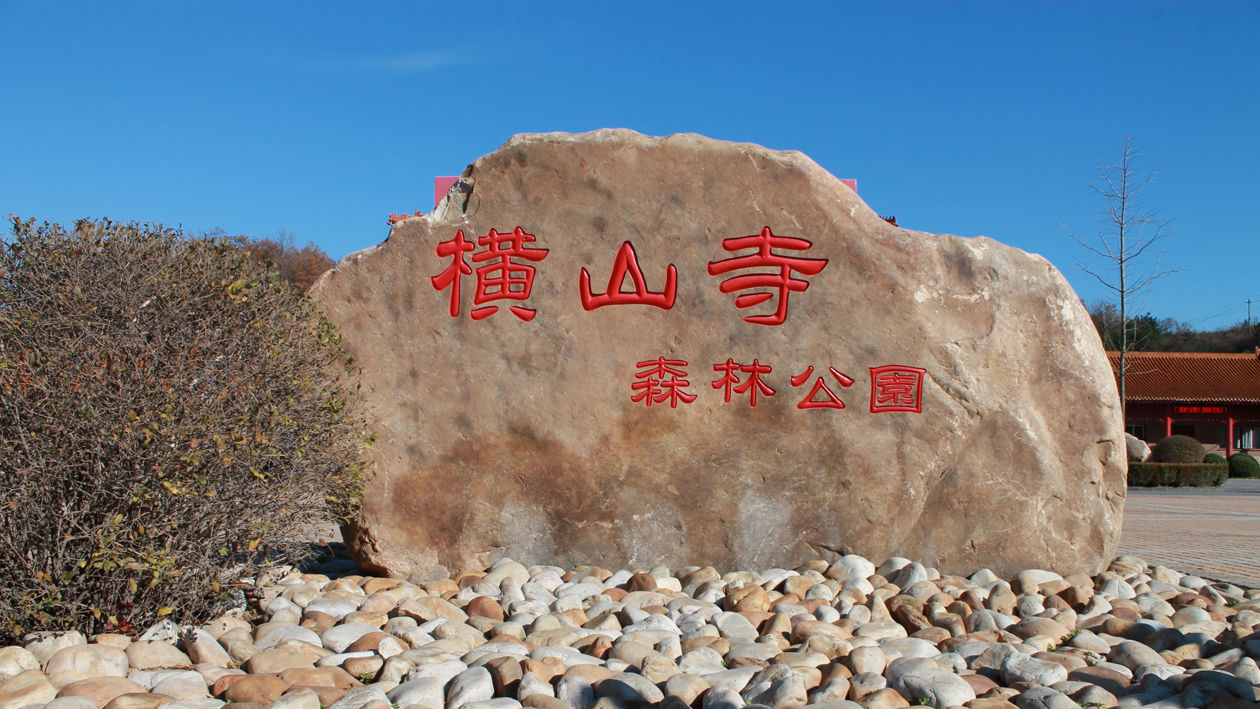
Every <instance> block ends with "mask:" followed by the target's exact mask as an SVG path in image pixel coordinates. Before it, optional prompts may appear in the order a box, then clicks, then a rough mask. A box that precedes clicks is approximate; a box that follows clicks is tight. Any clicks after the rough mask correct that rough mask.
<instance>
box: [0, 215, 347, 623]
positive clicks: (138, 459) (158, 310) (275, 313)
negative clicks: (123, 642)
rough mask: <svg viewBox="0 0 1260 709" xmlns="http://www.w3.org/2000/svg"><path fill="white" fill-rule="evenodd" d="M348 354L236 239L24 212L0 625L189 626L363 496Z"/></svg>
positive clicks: (4, 430)
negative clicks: (169, 620) (236, 578)
mask: <svg viewBox="0 0 1260 709" xmlns="http://www.w3.org/2000/svg"><path fill="white" fill-rule="evenodd" d="M350 365H351V361H350V358H349V357H348V356H347V355H346V353H345V351H344V350H343V348H342V346H341V340H340V337H339V335H338V333H337V330H336V328H335V327H334V326H333V325H332V324H331V323H330V322H329V321H327V320H326V319H324V318H323V317H322V316H321V315H320V314H319V313H318V311H317V310H316V309H315V306H314V303H313V301H311V300H310V299H309V298H308V297H307V296H305V295H304V294H302V293H300V292H299V291H297V290H296V289H294V288H292V287H291V286H289V285H288V284H287V283H284V282H283V281H280V280H279V279H278V275H277V274H275V273H274V271H273V272H271V273H269V272H268V270H267V268H266V267H265V266H264V265H261V264H258V263H257V262H255V261H254V260H252V259H250V257H249V256H248V254H246V253H245V252H243V251H241V250H240V249H239V245H238V244H234V243H232V242H227V241H222V240H207V239H191V238H186V237H185V236H183V235H182V234H180V233H179V232H177V231H173V230H170V229H166V228H163V227H161V226H157V225H143V226H141V225H137V224H115V223H112V222H109V221H107V220H106V221H99V222H93V221H81V222H79V223H78V224H76V225H75V227H74V229H73V230H71V231H69V232H67V231H66V230H64V229H63V228H61V227H60V226H58V225H55V224H48V223H44V224H42V225H36V224H35V222H34V220H30V221H21V220H17V219H14V220H13V236H12V237H11V238H7V239H0V619H3V625H0V639H4V638H5V637H6V636H7V637H12V636H15V635H18V634H21V633H24V632H28V631H31V630H40V629H53V628H56V629H61V628H67V627H76V628H80V629H82V630H84V631H86V632H89V633H92V632H100V631H106V630H118V629H124V630H125V629H127V628H129V627H143V625H144V624H148V623H151V622H153V621H155V620H156V619H157V618H159V617H161V616H171V617H173V618H175V619H176V620H178V621H180V622H198V621H200V620H202V619H204V618H206V617H208V616H210V615H211V614H213V613H214V612H216V610H217V609H216V603H219V602H221V601H223V600H225V599H226V597H227V594H226V592H225V591H226V589H225V587H224V586H223V585H222V584H223V583H225V582H226V581H228V580H230V574H232V573H240V572H241V571H256V570H257V569H258V567H260V566H265V565H268V564H270V563H276V562H288V561H293V560H296V559H298V558H300V557H301V556H303V555H304V554H305V553H306V552H307V550H308V549H309V544H308V543H306V542H305V541H304V539H305V538H306V535H308V534H309V533H310V531H311V529H312V528H313V525H314V524H315V523H317V522H319V521H321V520H329V521H342V520H345V519H347V518H348V517H349V516H350V515H351V514H353V512H354V510H355V508H356V505H357V503H358V499H359V496H360V495H361V491H362V487H363V482H364V475H365V470H366V468H365V460H364V454H365V450H364V446H365V445H366V444H367V443H369V442H370V439H369V438H368V437H367V436H366V435H365V431H366V429H365V427H364V425H363V420H362V418H361V417H360V415H359V414H358V413H356V411H357V408H356V407H355V405H354V404H355V401H356V396H357V389H356V388H355V387H354V386H353V374H354V372H353V371H352V370H351V368H350Z"/></svg>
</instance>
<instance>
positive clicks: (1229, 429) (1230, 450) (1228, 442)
mask: <svg viewBox="0 0 1260 709" xmlns="http://www.w3.org/2000/svg"><path fill="white" fill-rule="evenodd" d="M1226 421H1227V422H1228V423H1227V425H1226V427H1225V428H1226V430H1225V457H1226V458H1228V457H1230V456H1231V455H1233V454H1234V417H1233V416H1232V415H1231V416H1230V417H1229V418H1228V419H1226Z"/></svg>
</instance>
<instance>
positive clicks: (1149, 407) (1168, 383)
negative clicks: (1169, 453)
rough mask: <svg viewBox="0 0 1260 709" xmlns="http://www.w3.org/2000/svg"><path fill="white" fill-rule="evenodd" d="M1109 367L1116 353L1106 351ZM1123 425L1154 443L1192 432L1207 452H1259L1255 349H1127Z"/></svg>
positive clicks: (1259, 364) (1115, 364)
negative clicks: (1234, 351)
mask: <svg viewBox="0 0 1260 709" xmlns="http://www.w3.org/2000/svg"><path fill="white" fill-rule="evenodd" d="M1107 357H1108V358H1109V359H1110V360H1111V367H1112V369H1113V370H1114V371H1116V372H1119V370H1120V353H1119V352H1108V353H1107ZM1125 360H1126V364H1127V367H1126V369H1127V370H1128V374H1127V375H1126V376H1125V399H1126V402H1127V405H1126V410H1125V421H1124V428H1125V430H1126V431H1128V432H1129V433H1131V434H1133V435H1134V436H1137V437H1138V438H1140V439H1142V440H1144V441H1147V442H1148V443H1152V444H1153V443H1155V442H1156V441H1158V440H1159V439H1161V438H1164V437H1165V436H1171V435H1174V434H1179V435H1186V436H1192V437H1194V438H1195V439H1196V440H1198V441H1199V442H1200V443H1202V444H1203V445H1204V446H1206V447H1207V449H1208V451H1209V452H1219V453H1222V454H1223V455H1226V456H1229V455H1232V454H1233V453H1235V452H1238V451H1245V452H1247V453H1251V454H1252V455H1256V454H1257V452H1260V348H1258V349H1257V350H1256V351H1255V352H1249V353H1244V354H1215V353H1204V352H1129V353H1128V354H1127V355H1126V357H1125Z"/></svg>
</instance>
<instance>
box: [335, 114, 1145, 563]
mask: <svg viewBox="0 0 1260 709" xmlns="http://www.w3.org/2000/svg"><path fill="white" fill-rule="evenodd" d="M517 227H520V228H521V229H522V230H523V231H524V232H525V233H527V234H531V235H533V236H534V237H535V241H534V242H532V243H528V242H527V243H524V244H523V245H524V246H525V247H527V248H531V249H546V253H545V255H543V254H542V253H541V252H539V251H532V252H527V253H528V254H529V255H530V256H531V257H532V258H533V259H534V260H526V259H525V258H521V257H517V258H515V259H513V261H512V263H513V264H514V265H518V266H519V265H524V266H529V267H532V268H533V269H535V270H534V277H533V281H532V284H530V286H529V287H528V288H525V287H524V285H523V284H521V285H518V286H517V290H518V291H521V292H520V295H522V296H524V295H526V294H527V295H528V297H527V298H523V299H520V300H516V299H510V300H502V299H501V300H485V299H481V302H480V303H476V302H474V299H475V297H476V295H477V293H478V288H477V283H478V280H477V276H476V274H475V273H473V271H475V270H476V269H478V268H481V267H484V266H493V265H494V264H495V263H499V257H498V256H495V255H493V254H491V253H490V252H489V250H488V248H487V247H486V246H485V245H484V244H483V245H478V239H479V238H485V237H488V235H489V231H490V230H491V229H494V230H497V231H498V232H501V233H503V234H512V233H513V230H514V229H516V228H517ZM766 227H768V228H769V229H770V231H771V233H772V234H773V235H774V236H775V237H796V238H799V239H804V240H807V241H808V242H810V246H809V248H808V249H807V250H793V249H791V248H788V247H786V246H777V247H775V248H773V250H772V251H771V252H770V253H771V261H770V262H769V266H768V267H766V268H761V269H735V270H730V271H727V272H721V271H722V270H723V268H725V267H726V266H738V265H741V264H743V263H745V262H743V261H740V262H730V261H726V262H725V263H721V262H724V261H725V260H726V259H731V258H734V257H736V256H744V255H749V254H753V253H755V252H756V249H755V247H754V246H751V245H750V246H749V247H748V248H745V249H742V250H739V249H734V246H735V245H733V244H729V243H726V244H725V245H724V240H726V239H730V238H733V237H744V236H748V237H750V241H756V239H757V238H758V237H759V236H760V235H761V234H762V230H763V228H766ZM458 230H462V232H463V234H464V237H465V239H466V240H467V243H468V245H469V250H468V251H467V252H466V253H463V254H462V255H463V257H464V261H465V262H466V263H467V264H468V266H469V267H470V268H469V271H470V272H469V273H468V274H467V275H464V276H462V277H460V278H458V279H456V280H455V281H454V282H444V281H443V280H442V274H444V273H448V275H449V273H450V272H448V271H447V269H448V267H450V266H452V264H453V262H454V257H453V256H440V255H439V253H438V250H439V249H440V248H451V247H452V245H453V244H454V241H453V240H454V239H455V237H456V232H457V231H458ZM443 242H447V243H448V246H447V247H440V246H439V245H440V244H442V243H443ZM624 242H629V243H631V244H632V245H633V248H634V251H635V253H636V255H637V264H638V266H639V267H640V268H641V269H642V278H643V281H644V284H645V289H646V290H647V291H651V292H661V293H666V294H667V291H668V289H667V288H666V281H667V278H668V276H667V270H668V269H670V268H673V269H676V287H677V291H676V298H675V300H674V303H673V306H672V308H670V309H668V310H666V309H662V308H660V307H655V306H653V305H647V304H639V303H635V304H610V305H605V306H603V307H597V308H594V309H592V310H589V311H588V310H586V309H584V308H583V303H582V299H581V297H580V296H579V293H580V287H581V284H582V279H581V272H582V270H583V269H586V270H587V272H588V273H589V284H590V288H591V293H592V295H594V296H598V295H599V294H600V293H602V292H605V291H606V290H607V291H609V292H610V293H612V294H614V299H616V298H618V297H620V296H618V295H617V294H618V293H620V294H627V293H631V292H633V291H634V290H635V288H633V287H632V282H633V280H634V279H633V276H634V272H633V269H630V270H629V271H627V275H626V277H625V278H624V279H623V280H622V282H621V283H620V284H614V285H613V286H612V288H608V287H607V286H606V284H607V283H608V282H609V279H610V274H611V273H612V272H613V270H614V259H615V257H616V256H617V254H618V252H619V249H620V248H621V246H622V244H623V243H624ZM727 246H730V247H732V249H734V250H727V248H726V247H727ZM474 249H475V250H474ZM782 257H787V258H804V259H826V260H827V263H826V265H825V266H823V267H822V269H821V270H820V271H817V272H816V273H812V274H811V273H807V271H810V270H816V268H817V265H818V262H817V261H810V262H798V263H796V264H794V265H793V268H796V269H797V270H792V271H790V273H789V275H790V277H791V278H792V279H794V280H793V285H790V286H788V288H789V290H788V291H786V292H780V291H779V290H778V288H777V287H763V288H760V289H754V290H736V291H732V292H722V291H721V290H720V286H721V285H722V284H723V283H727V284H728V285H731V284H732V282H730V281H728V280H727V279H728V278H732V277H737V276H743V275H748V274H750V273H752V272H754V271H755V272H760V273H769V274H771V275H770V276H769V277H768V278H769V281H771V282H774V281H775V278H777V277H778V274H780V273H781V272H782V271H781V266H782V263H783V262H782V261H775V260H774V259H780V258H782ZM479 258H480V259H481V260H478V259H479ZM715 264H716V265H715ZM711 270H716V271H718V273H717V274H716V275H711V274H710V271H711ZM518 274H519V272H518ZM486 275H487V276H491V277H493V276H495V275H501V272H499V273H498V274H496V273H495V272H490V271H487V272H486ZM434 277H437V283H435V282H434V280H433V279H434ZM455 283H458V284H459V298H458V300H457V302H455V303H454V305H458V315H457V316H454V317H453V316H452V314H451V312H452V310H451V309H452V307H453V302H452V301H453V295H454V285H455ZM734 284H735V285H738V282H734ZM803 284H807V285H806V287H805V289H802V285H803ZM488 285H492V284H488ZM618 286H620V287H618ZM489 291H490V292H491V293H492V292H493V288H492V287H491V288H489ZM526 291H527V293H526ZM314 293H315V295H316V297H317V298H318V299H319V300H320V301H321V303H322V305H323V306H324V308H325V309H326V310H327V312H328V313H329V315H330V316H331V317H332V319H333V320H335V321H336V322H338V323H339V324H340V325H341V327H342V329H343V331H344V333H345V335H346V337H347V342H348V344H349V346H350V348H351V349H352V350H353V351H354V352H355V353H356V354H357V356H358V358H359V362H360V363H361V365H362V367H363V372H364V377H365V379H364V381H365V390H366V391H367V394H368V397H369V400H370V404H371V408H372V410H373V413H374V414H375V415H376V416H377V417H378V421H379V425H378V429H377V433H378V437H379V442H378V445H377V448H376V456H377V465H378V474H377V477H376V479H375V480H374V481H373V483H372V486H371V488H370V489H369V491H368V494H367V496H366V507H365V510H364V513H363V517H362V520H361V522H360V523H359V524H358V525H356V526H355V527H354V528H351V529H349V530H347V543H348V544H349V545H350V547H351V548H352V551H353V553H354V554H355V559H356V561H358V562H359V563H360V564H361V566H362V568H364V569H365V570H370V571H374V572H378V573H380V572H384V573H389V574H391V575H395V576H402V577H410V578H414V579H423V578H428V577H432V576H434V575H438V574H441V573H443V572H445V571H446V570H448V569H452V568H468V567H478V566H481V567H484V566H486V565H488V564H489V563H490V562H491V561H493V560H494V559H496V558H500V557H504V556H510V557H512V558H515V559H519V560H521V561H523V562H525V563H527V564H529V563H543V562H545V563H554V564H560V565H566V564H572V563H578V562H585V563H591V562H595V563H602V564H605V565H610V566H616V567H620V566H628V567H635V566H651V565H654V564H672V565H680V564H684V563H706V564H713V565H716V566H719V567H727V568H730V567H739V568H744V567H757V566H766V565H781V566H790V565H793V564H796V563H799V562H800V561H802V560H804V559H808V558H812V557H817V556H819V555H824V556H827V555H830V556H832V557H833V558H834V557H837V556H839V555H840V554H841V553H844V552H850V551H851V552H857V553H860V554H863V555H865V556H869V557H873V558H883V557H885V556H888V555H890V554H897V555H901V556H908V557H913V558H918V559H922V560H924V562H927V563H931V564H933V565H935V566H938V567H939V568H941V569H942V570H945V571H962V570H966V569H973V568H976V567H977V566H980V565H989V566H992V567H993V568H994V569H995V570H997V571H998V572H1008V571H1014V570H1016V569H1020V568H1027V567H1041V568H1050V569H1054V570H1056V571H1059V572H1062V573H1065V574H1066V573H1072V572H1086V573H1094V572H1097V571H1098V570H1099V569H1101V568H1102V567H1103V565H1104V564H1105V563H1106V560H1107V559H1109V558H1110V556H1111V554H1112V553H1113V551H1114V545H1115V542H1116V538H1117V536H1118V534H1119V529H1120V511H1121V507H1122V504H1123V500H1124V493H1125V480H1124V460H1125V441H1124V438H1123V433H1124V430H1123V425H1122V422H1121V418H1120V408H1119V405H1118V398H1117V395H1116V389H1115V383H1114V379H1113V377H1112V374H1111V369H1110V367H1109V365H1108V362H1107V359H1106V357H1105V355H1104V353H1103V349H1102V346H1101V344H1100V342H1099V340H1098V337H1097V335H1096V334H1095V332H1094V329H1093V326H1092V325H1091V323H1090V320H1089V317H1088V315H1087V314H1086V312H1085V309H1084V308H1083V307H1082V305H1081V303H1080V302H1079V300H1078V299H1077V297H1076V295H1075V294H1074V293H1073V292H1072V290H1071V288H1070V287H1069V286H1068V284H1067V282H1066V281H1065V279H1064V278H1063V277H1062V276H1061V274H1059V273H1058V271H1057V270H1055V268H1054V267H1053V266H1052V265H1050V264H1049V263H1048V262H1046V261H1045V260H1044V259H1042V258H1040V257H1038V256H1035V255H1031V254H1028V253H1024V252H1022V251H1019V250H1017V249H1014V248H1010V247H1007V246H1004V245H1002V244H999V243H997V242H996V241H993V240H991V239H987V238H960V237H955V236H942V235H934V234H928V233H923V232H913V231H908V230H904V229H899V228H897V227H894V226H892V225H890V224H888V223H886V222H885V221H883V220H882V219H880V217H879V216H878V215H876V214H875V212H873V211H871V209H870V208H868V207H867V206H866V205H865V204H864V203H863V202H862V201H861V200H860V199H859V198H858V197H857V196H856V195H855V194H854V192H853V191H852V190H851V189H849V188H848V187H847V186H846V185H844V184H843V183H841V182H840V181H839V180H837V179H835V178H834V177H832V176H831V175H830V174H828V173H827V172H826V171H824V170H823V169H822V168H821V167H819V166H818V165H817V164H816V163H814V162H813V161H811V160H809V159H808V158H807V157H805V156H804V155H802V154H800V153H797V152H775V151H771V150H767V149H765V148H762V147H760V146H756V145H750V144H735V143H726V142H719V141H714V140H710V139H707V138H703V137H700V136H696V135H676V136H671V137H668V138H649V137H645V136H642V135H639V134H637V133H634V132H631V131H624V130H601V131H596V132H593V133H587V134H581V135H570V134H558V133H553V134H539V135H521V136H516V137H514V138H513V139H511V140H510V141H508V143H506V144H505V145H504V146H503V147H502V148H500V149H499V150H497V151H495V152H494V153H491V154H490V155H487V156H485V157H483V158H481V159H480V160H478V161H476V162H475V163H473V164H472V165H470V166H469V167H468V169H467V170H465V172H464V174H463V176H462V177H461V179H460V181H459V182H457V183H456V184H455V186H454V187H453V188H452V191H451V192H450V193H449V194H448V195H447V197H446V198H445V199H444V200H443V202H442V203H441V204H440V205H439V207H438V208H437V209H435V210H434V212H433V213H431V214H429V215H425V216H423V217H416V218H408V219H404V220H402V221H399V222H397V223H396V224H394V226H393V228H392V231H391V233H390V236H389V239H388V240H387V241H386V242H384V243H382V244H381V245H379V246H377V247H374V248H371V249H367V250H365V251H361V252H358V253H356V254H352V255H350V256H348V257H346V258H345V259H344V260H343V261H342V262H341V263H340V264H338V266H337V267H336V268H335V269H334V270H333V271H331V272H329V273H328V274H327V275H325V276H324V277H323V279H322V280H321V281H320V282H319V283H318V284H317V285H316V287H315V289H314ZM757 293H763V294H765V298H766V299H765V300H762V301H758V300H757V297H755V296H756V294H757ZM662 297H665V296H662ZM737 299H740V300H737ZM737 302H738V303H740V304H741V305H745V306H749V307H746V308H744V309H740V308H737V307H736V303H737ZM750 302H752V304H751V305H750ZM509 306H512V307H517V308H523V310H519V311H512V310H509ZM482 307H497V308H498V309H497V311H495V312H494V313H493V314H490V315H487V313H488V312H489V311H483V310H479V308H482ZM781 308H786V310H785V311H784V312H785V318H784V319H783V322H782V323H781V324H779V325H769V324H765V322H766V320H767V319H769V320H774V319H775V318H774V316H775V314H776V313H779V312H780V310H781ZM530 311H533V314H532V315H531V314H530ZM474 314H477V315H478V316H484V317H482V318H481V319H474V318H473V317H472V315H474ZM759 317H760V318H761V320H760V321H758V318H759ZM526 318H528V320H527V319H526ZM748 318H751V319H748ZM658 358H665V359H668V360H681V361H685V362H686V363H687V364H686V366H685V367H682V366H681V365H679V368H680V369H682V370H684V371H685V376H680V377H679V378H680V379H683V378H685V379H686V380H687V382H688V383H687V384H686V385H685V386H683V387H682V390H683V391H684V392H685V393H687V394H688V395H694V396H695V399H694V400H692V401H690V402H684V401H677V402H676V403H677V406H676V408H675V407H671V406H670V405H669V404H670V403H671V402H670V401H668V400H664V397H665V395H666V394H668V391H669V390H668V389H666V388H661V387H663V386H664V385H663V384H656V385H654V386H656V387H657V388H658V393H659V394H660V396H661V397H662V399H660V400H657V399H656V398H655V396H654V397H653V399H654V401H653V405H652V406H647V405H645V403H646V400H640V401H634V400H632V397H633V396H635V395H636V394H641V393H643V392H642V390H636V389H632V384H633V383H635V382H639V383H640V384H641V385H642V384H643V383H644V382H646V381H647V379H648V378H649V377H640V378H636V377H637V375H639V374H644V373H645V370H644V369H643V368H640V367H638V366H637V363H640V362H655V361H656V360H657V359H658ZM728 359H729V360H730V361H731V362H732V363H734V364H735V365H744V366H745V367H748V369H744V370H742V371H737V372H734V374H735V375H736V376H737V377H738V383H736V384H733V385H732V388H733V389H735V391H733V392H732V393H731V395H730V401H729V402H727V401H726V400H725V397H724V394H725V391H724V389H725V387H724V386H723V385H722V384H721V383H720V380H721V378H722V373H721V372H719V371H716V370H715V366H720V365H723V364H725V363H727V362H728ZM754 360H755V361H756V363H757V364H758V365H761V366H768V367H769V368H770V370H769V371H765V372H764V373H762V374H761V380H762V382H763V383H764V384H766V385H767V386H768V387H769V388H770V389H772V390H773V395H771V394H770V393H769V392H768V391H765V390H762V391H761V393H760V394H758V396H757V402H756V406H755V407H754V406H751V405H750V403H751V397H750V393H751V392H755V391H757V390H756V389H755V388H753V389H748V388H745V389H744V390H743V391H742V392H741V391H739V389H740V387H747V385H749V384H750V381H749V377H750V373H749V372H750V371H751V365H753V363H754ZM885 365H902V366H909V367H918V368H921V369H923V370H925V373H924V376H923V379H922V385H921V387H920V394H921V400H920V401H919V404H920V405H921V413H913V412H906V411H882V412H879V413H874V412H872V408H874V404H875V402H874V401H873V397H872V394H873V393H877V394H879V395H884V394H888V393H889V391H887V390H884V389H883V388H882V385H881V386H880V387H878V388H877V387H876V386H875V384H874V381H873V380H874V378H875V373H872V372H871V371H870V370H871V368H876V367H881V366H885ZM809 367H812V368H813V372H812V374H810V375H809V376H807V377H802V381H801V382H800V384H799V385H794V384H793V383H792V382H791V381H790V380H791V378H792V377H795V376H797V375H801V374H802V373H804V372H805V371H806V369H807V368H809ZM829 368H835V370H836V371H837V372H838V373H839V374H840V375H842V376H844V377H848V378H851V379H852V383H851V385H849V386H847V387H846V386H842V383H841V380H840V379H839V378H837V377H835V375H833V374H831V373H829ZM650 378H651V379H655V380H657V381H661V382H663V381H666V380H669V379H670V378H671V377H670V375H663V376H660V377H650ZM820 379H821V381H823V382H824V383H825V384H826V385H827V386H828V388H829V389H830V390H831V391H832V392H834V394H835V397H836V398H838V399H839V400H840V401H841V402H843V404H844V406H845V408H843V409H839V410H838V409H834V408H814V409H801V408H798V402H802V401H803V400H805V399H806V398H807V397H808V395H809V393H810V391H811V389H812V388H813V387H814V383H815V381H817V380H820ZM714 382H718V384H717V386H716V387H715V386H714ZM873 390H877V391H873ZM915 398H916V397H915V396H914V393H913V391H912V392H910V396H909V400H908V402H909V403H911V404H913V403H914V402H913V399H915ZM812 400H813V401H826V400H827V397H826V393H825V392H822V391H821V390H818V391H817V393H816V395H815V396H813V397H812Z"/></svg>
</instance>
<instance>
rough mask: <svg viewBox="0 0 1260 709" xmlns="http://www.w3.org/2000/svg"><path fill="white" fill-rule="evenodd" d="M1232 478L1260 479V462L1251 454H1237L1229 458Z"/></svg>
mask: <svg viewBox="0 0 1260 709" xmlns="http://www.w3.org/2000/svg"><path fill="white" fill-rule="evenodd" d="M1229 476H1230V477H1231V478H1260V461H1257V460H1256V459H1255V458H1253V457H1252V456H1251V454H1249V453H1235V454H1233V455H1231V456H1230V457H1229Z"/></svg>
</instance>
